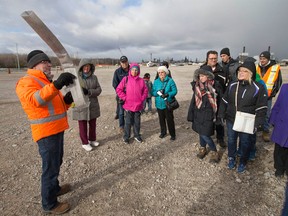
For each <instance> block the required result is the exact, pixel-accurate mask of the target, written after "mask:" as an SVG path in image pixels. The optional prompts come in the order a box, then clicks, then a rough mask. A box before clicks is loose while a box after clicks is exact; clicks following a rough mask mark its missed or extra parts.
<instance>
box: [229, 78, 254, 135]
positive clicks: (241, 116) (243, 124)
mask: <svg viewBox="0 0 288 216" xmlns="http://www.w3.org/2000/svg"><path fill="white" fill-rule="evenodd" d="M238 87H239V82H238V83H237V87H236V92H235V106H236V116H235V121H234V124H233V130H234V131H238V132H243V133H248V134H253V133H254V126H255V115H254V114H250V113H245V112H240V111H237V93H238Z"/></svg>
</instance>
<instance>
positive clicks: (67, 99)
mask: <svg viewBox="0 0 288 216" xmlns="http://www.w3.org/2000/svg"><path fill="white" fill-rule="evenodd" d="M73 101H74V100H73V97H72V94H71V92H70V91H69V92H67V93H66V94H65V96H64V102H65V103H66V104H71V103H72V102H73Z"/></svg>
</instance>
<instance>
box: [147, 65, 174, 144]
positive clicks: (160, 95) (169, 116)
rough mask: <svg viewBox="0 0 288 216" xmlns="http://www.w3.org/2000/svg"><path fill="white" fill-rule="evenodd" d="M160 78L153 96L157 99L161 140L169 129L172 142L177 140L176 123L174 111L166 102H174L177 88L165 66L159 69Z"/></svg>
mask: <svg viewBox="0 0 288 216" xmlns="http://www.w3.org/2000/svg"><path fill="white" fill-rule="evenodd" d="M157 72H158V75H159V77H158V78H157V79H156V80H155V81H154V84H153V87H152V92H151V93H152V96H154V97H155V106H156V108H157V113H158V117H159V123H160V129H161V132H160V136H159V137H160V138H161V139H162V138H164V137H165V136H166V135H167V127H166V123H167V126H168V131H169V134H170V136H171V138H170V140H172V141H173V140H175V139H176V132H175V122H174V115H173V110H168V109H167V106H166V100H167V101H172V99H173V98H174V97H175V95H176V94H177V86H176V84H175V82H174V80H173V79H172V78H170V77H168V73H169V71H168V69H167V67H165V66H160V67H159V68H158V69H157Z"/></svg>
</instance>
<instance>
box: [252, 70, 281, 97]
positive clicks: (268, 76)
mask: <svg viewBox="0 0 288 216" xmlns="http://www.w3.org/2000/svg"><path fill="white" fill-rule="evenodd" d="M256 71H257V74H259V76H260V78H261V79H262V80H263V81H264V82H265V84H266V88H267V91H268V97H270V95H271V92H272V90H273V86H274V83H275V82H276V80H277V79H278V75H279V71H280V66H279V65H277V64H275V65H272V66H271V67H269V68H268V70H267V71H266V73H265V75H264V76H263V77H262V74H261V68H260V67H259V65H257V67H256Z"/></svg>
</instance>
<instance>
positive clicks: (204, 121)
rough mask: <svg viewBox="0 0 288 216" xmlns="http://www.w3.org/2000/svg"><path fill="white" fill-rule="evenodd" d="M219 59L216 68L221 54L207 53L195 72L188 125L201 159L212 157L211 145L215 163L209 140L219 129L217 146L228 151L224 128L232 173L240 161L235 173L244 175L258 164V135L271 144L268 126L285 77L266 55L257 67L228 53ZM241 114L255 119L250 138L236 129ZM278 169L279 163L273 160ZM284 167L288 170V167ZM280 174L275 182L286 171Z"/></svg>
mask: <svg viewBox="0 0 288 216" xmlns="http://www.w3.org/2000/svg"><path fill="white" fill-rule="evenodd" d="M220 57H221V59H222V62H220V63H218V52H217V51H215V50H210V51H208V52H207V56H206V62H205V63H204V64H203V65H202V66H201V67H200V69H197V70H196V71H195V72H194V80H193V82H191V85H192V90H193V96H192V100H191V103H190V106H189V110H188V121H191V122H192V129H193V130H194V131H195V132H197V133H198V134H199V139H200V148H199V152H198V154H197V156H198V157H199V158H201V159H202V158H204V157H205V156H206V155H207V153H208V150H207V148H206V145H208V146H209V149H210V151H211V157H210V161H211V162H218V161H219V154H218V153H217V148H216V145H215V143H214V141H213V139H212V138H211V136H212V135H213V134H214V129H215V131H216V138H217V143H219V145H220V147H226V143H225V141H224V134H225V133H224V126H225V125H226V128H227V140H228V164H227V166H228V168H229V169H234V168H235V167H236V163H237V160H236V159H237V158H236V156H237V155H238V156H240V160H239V165H238V167H237V172H239V173H243V172H245V170H246V165H247V161H248V160H254V159H255V153H256V132H257V131H262V134H263V135H262V137H263V140H264V141H265V142H269V141H270V135H269V128H270V125H269V123H268V121H269V117H270V111H271V104H272V98H273V97H275V95H276V94H277V92H278V91H279V90H280V87H281V84H282V75H281V70H280V66H279V65H278V64H276V62H275V61H273V60H271V59H270V57H271V56H270V53H269V52H268V51H264V52H262V53H261V54H260V55H259V64H258V65H257V66H256V65H255V63H254V62H252V61H244V62H243V63H242V64H240V63H239V62H238V61H236V60H234V59H233V58H232V57H231V56H230V50H229V48H223V49H222V50H221V52H220ZM269 103H270V104H269ZM237 112H242V113H248V114H252V115H255V123H254V130H253V132H252V133H247V132H243V131H239V130H236V129H234V127H233V126H234V123H235V118H236V113H237ZM237 115H238V113H237ZM276 151H277V150H276ZM276 151H275V152H276ZM275 154H276V153H275ZM274 157H275V158H276V157H277V156H274ZM277 158H279V157H277ZM287 165H288V164H287ZM276 167H277V160H275V168H276ZM286 167H287V169H288V166H286ZM277 170H279V168H276V172H275V175H276V176H278V173H281V174H282V175H283V167H282V168H281V169H280V170H281V171H277ZM287 174H288V173H287Z"/></svg>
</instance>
